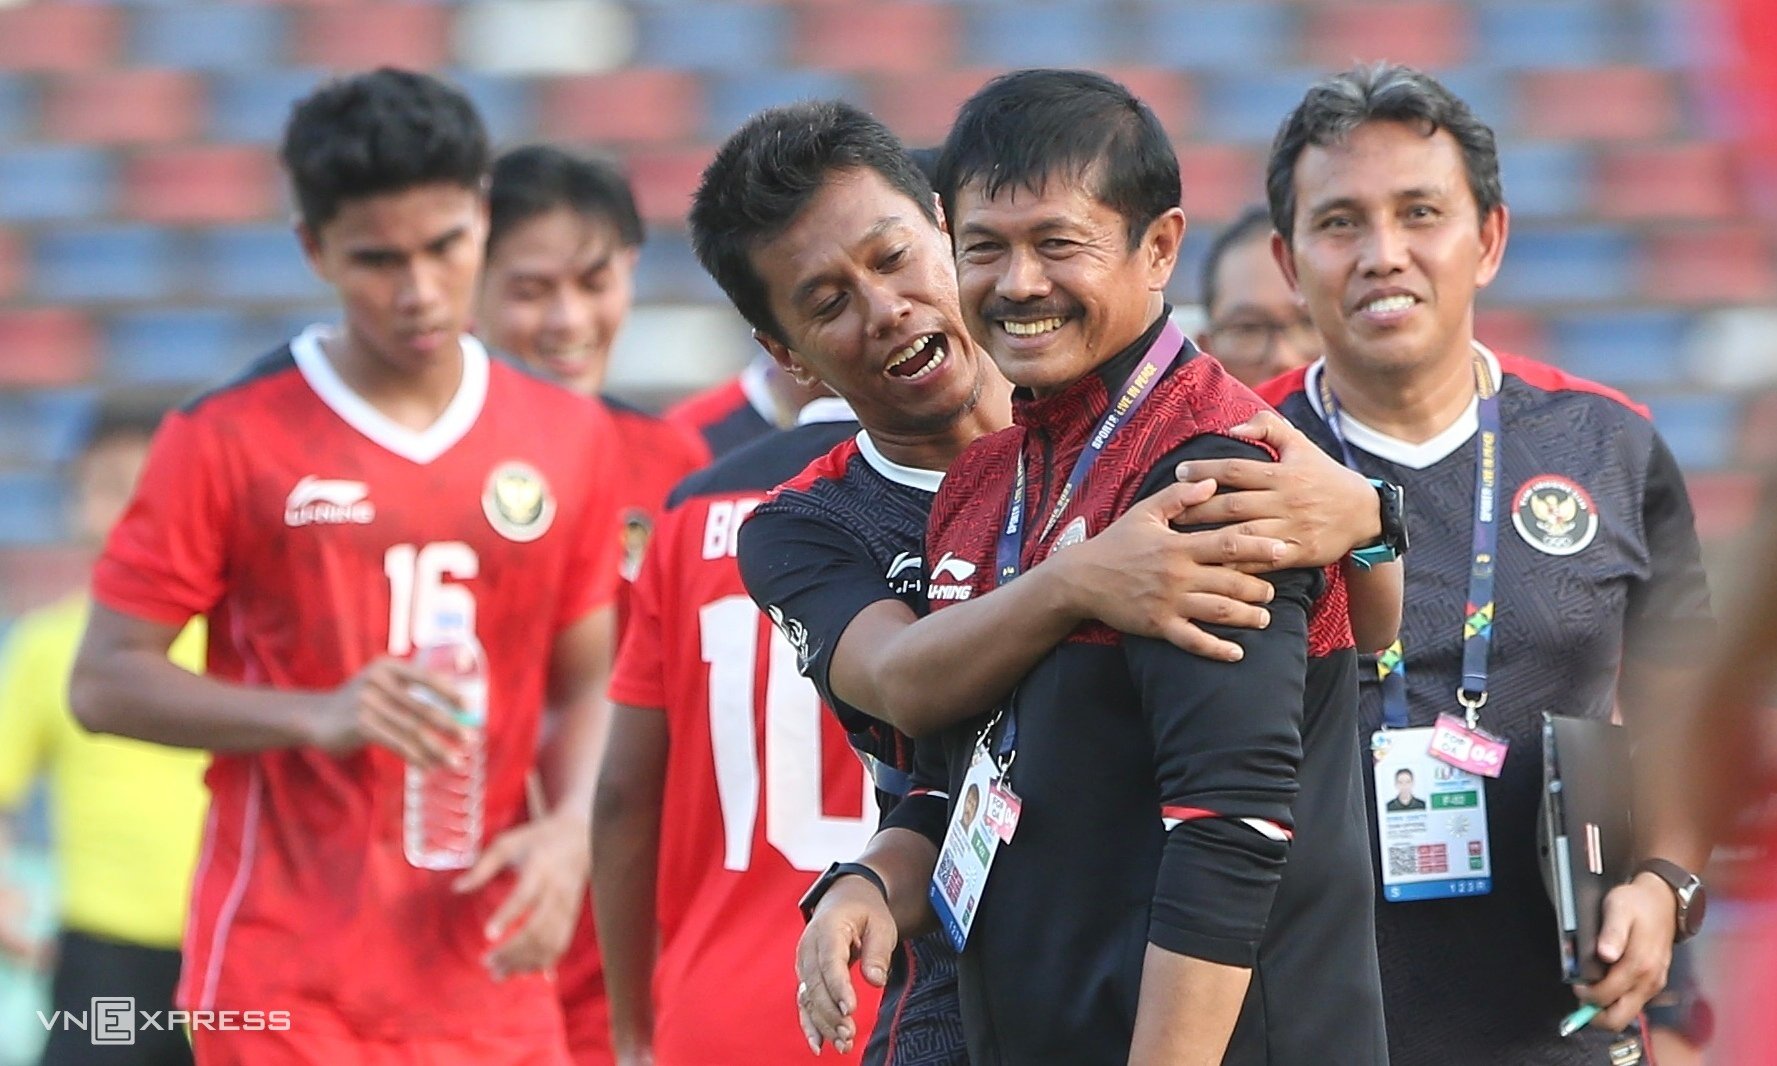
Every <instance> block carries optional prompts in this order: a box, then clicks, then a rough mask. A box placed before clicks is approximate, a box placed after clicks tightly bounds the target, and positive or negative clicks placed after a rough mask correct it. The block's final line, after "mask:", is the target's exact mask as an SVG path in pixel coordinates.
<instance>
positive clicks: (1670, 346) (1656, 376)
mask: <svg viewBox="0 0 1777 1066" xmlns="http://www.w3.org/2000/svg"><path fill="white" fill-rule="evenodd" d="M1509 254H1510V253H1509V252H1508V255H1509ZM1692 325H1693V320H1692V318H1691V316H1689V315H1686V314H1682V313H1680V312H1677V311H1653V310H1624V311H1609V312H1599V313H1586V314H1572V315H1563V316H1560V317H1558V318H1556V319H1555V320H1554V321H1553V322H1552V323H1551V324H1550V350H1551V351H1552V352H1553V353H1554V356H1555V359H1556V361H1557V362H1559V363H1560V364H1561V366H1562V368H1563V369H1565V370H1568V371H1570V372H1571V373H1575V374H1578V375H1579V376H1581V377H1584V378H1591V379H1593V380H1594V381H1602V382H1605V383H1606V384H1609V385H1614V386H1616V387H1618V388H1620V389H1623V390H1624V391H1625V392H1630V393H1635V392H1638V391H1644V390H1646V389H1648V388H1649V387H1655V388H1658V387H1663V386H1669V385H1674V384H1678V383H1680V382H1681V381H1682V380H1683V379H1684V376H1685V340H1686V337H1687V336H1688V335H1689V333H1690V331H1691V327H1692Z"/></svg>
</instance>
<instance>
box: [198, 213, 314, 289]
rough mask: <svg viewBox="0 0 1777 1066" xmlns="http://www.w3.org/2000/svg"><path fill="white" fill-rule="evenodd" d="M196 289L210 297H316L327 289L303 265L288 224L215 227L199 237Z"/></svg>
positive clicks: (300, 253) (300, 252) (299, 251)
mask: <svg viewBox="0 0 1777 1066" xmlns="http://www.w3.org/2000/svg"><path fill="white" fill-rule="evenodd" d="M196 258H197V263H198V271H199V276H200V285H199V291H201V292H202V293H204V295H205V296H207V297H210V298H212V299H215V298H222V299H228V300H301V299H315V298H318V297H320V296H322V295H324V294H325V293H326V292H327V289H326V287H325V286H324V285H322V283H321V282H320V280H319V279H317V278H316V277H315V276H314V274H312V273H310V271H309V268H308V264H307V263H305V262H303V259H302V251H301V249H299V248H298V247H297V244H296V238H295V236H294V235H292V234H291V232H290V228H289V227H288V226H250V227H241V228H238V229H219V230H212V231H210V232H208V233H204V234H200V235H199V236H198V248H197V257H196Z"/></svg>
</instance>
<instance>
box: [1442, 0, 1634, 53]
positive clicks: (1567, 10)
mask: <svg viewBox="0 0 1777 1066" xmlns="http://www.w3.org/2000/svg"><path fill="white" fill-rule="evenodd" d="M1473 10H1474V18H1475V57H1476V58H1477V59H1479V60H1480V61H1482V62H1485V63H1489V64H1492V65H1494V66H1499V67H1508V68H1518V67H1594V66H1603V65H1605V64H1608V63H1610V62H1612V61H1613V60H1615V59H1616V58H1617V55H1616V51H1617V49H1616V48H1615V46H1614V33H1613V29H1614V27H1613V26H1612V19H1611V16H1612V11H1611V8H1610V6H1609V5H1606V4H1601V3H1599V2H1597V0H1489V2H1488V3H1485V4H1477V5H1475V6H1474V8H1473Z"/></svg>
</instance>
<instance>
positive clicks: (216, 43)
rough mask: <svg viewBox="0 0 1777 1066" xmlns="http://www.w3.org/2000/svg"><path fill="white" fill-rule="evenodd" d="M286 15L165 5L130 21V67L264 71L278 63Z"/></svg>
mask: <svg viewBox="0 0 1777 1066" xmlns="http://www.w3.org/2000/svg"><path fill="white" fill-rule="evenodd" d="M289 22H290V11H289V9H287V8H279V7H275V6H272V5H267V4H210V3H204V4H198V3H189V2H188V3H182V4H169V5H167V6H162V7H152V8H147V9H144V10H143V11H141V12H139V13H137V14H136V15H135V17H134V25H133V32H132V34H131V36H130V48H129V58H130V62H131V64H132V65H135V66H142V67H168V68H176V69H185V70H240V71H251V70H264V69H267V68H269V67H275V66H277V65H278V64H279V63H281V62H282V61H283V58H284V56H283V51H284V41H285V40H286V39H287V36H288V33H289Z"/></svg>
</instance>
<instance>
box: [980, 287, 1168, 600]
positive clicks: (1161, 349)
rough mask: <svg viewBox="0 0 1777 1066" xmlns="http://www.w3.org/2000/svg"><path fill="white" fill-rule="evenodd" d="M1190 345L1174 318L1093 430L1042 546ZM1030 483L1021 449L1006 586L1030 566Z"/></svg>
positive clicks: (1005, 542)
mask: <svg viewBox="0 0 1777 1066" xmlns="http://www.w3.org/2000/svg"><path fill="white" fill-rule="evenodd" d="M1184 347H1185V334H1184V331H1182V330H1180V329H1179V328H1178V326H1176V325H1174V324H1173V323H1172V321H1171V320H1170V319H1168V320H1167V323H1166V326H1165V328H1163V329H1162V330H1161V331H1160V336H1159V337H1158V338H1156V339H1155V341H1154V344H1153V346H1152V347H1150V348H1149V349H1148V354H1147V355H1145V356H1143V357H1142V361H1141V363H1140V364H1139V365H1137V366H1136V368H1135V373H1133V374H1131V375H1130V376H1129V381H1128V383H1127V384H1125V385H1124V386H1123V393H1122V395H1120V396H1118V397H1117V400H1116V402H1115V403H1113V404H1111V407H1110V410H1108V411H1106V412H1105V413H1104V418H1102V419H1101V420H1100V421H1099V423H1098V428H1097V429H1095V430H1093V431H1092V436H1091V438H1089V439H1088V440H1087V441H1086V447H1085V448H1083V449H1082V450H1081V451H1080V457H1079V458H1078V459H1076V460H1074V469H1073V471H1072V472H1071V473H1070V474H1068V476H1067V484H1065V485H1063V486H1062V487H1061V493H1060V495H1058V496H1056V497H1055V506H1054V507H1052V508H1051V509H1050V510H1049V520H1048V521H1047V522H1044V523H1043V532H1042V533H1041V534H1040V535H1039V536H1038V537H1037V543H1039V544H1041V543H1042V542H1043V541H1045V540H1047V539H1048V538H1049V534H1051V533H1053V532H1055V523H1057V522H1059V521H1061V516H1062V515H1063V514H1065V513H1066V512H1067V509H1068V506H1069V505H1070V504H1072V503H1073V502H1074V497H1075V496H1077V495H1079V493H1080V489H1081V488H1082V487H1083V486H1084V485H1085V484H1086V475H1087V474H1088V473H1089V472H1090V471H1091V470H1092V467H1093V464H1095V463H1097V462H1098V457H1099V456H1100V455H1102V454H1103V453H1104V449H1105V446H1106V445H1108V444H1109V443H1110V442H1111V437H1112V436H1114V435H1115V434H1116V432H1117V430H1119V429H1121V428H1123V426H1124V425H1126V424H1127V423H1128V422H1129V420H1130V419H1131V418H1133V417H1134V416H1135V412H1136V411H1138V410H1140V408H1141V405H1142V404H1144V403H1146V402H1147V399H1148V397H1149V396H1150V395H1152V394H1153V392H1154V386H1156V385H1158V384H1159V383H1160V379H1161V378H1163V377H1165V376H1166V372H1167V371H1168V370H1171V369H1172V364H1173V363H1175V362H1177V361H1178V357H1179V353H1180V352H1181V351H1183V350H1184ZM1025 480H1026V476H1025V470H1024V449H1023V448H1022V447H1021V448H1019V450H1018V476H1017V479H1016V480H1015V481H1014V482H1013V483H1012V499H1011V501H1010V502H1009V503H1008V504H1007V505H1006V524H1005V525H1004V526H1003V527H1001V529H1000V540H999V550H998V553H997V562H998V564H999V565H998V569H997V570H996V573H997V574H998V581H999V584H1001V585H1005V584H1008V583H1009V582H1011V581H1012V579H1013V578H1015V577H1017V576H1018V575H1019V573H1020V572H1022V570H1023V568H1024V529H1025V526H1024V519H1025V514H1024V508H1025V499H1024V493H1025Z"/></svg>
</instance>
